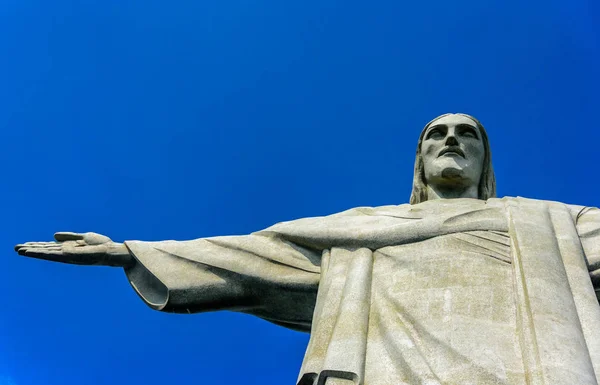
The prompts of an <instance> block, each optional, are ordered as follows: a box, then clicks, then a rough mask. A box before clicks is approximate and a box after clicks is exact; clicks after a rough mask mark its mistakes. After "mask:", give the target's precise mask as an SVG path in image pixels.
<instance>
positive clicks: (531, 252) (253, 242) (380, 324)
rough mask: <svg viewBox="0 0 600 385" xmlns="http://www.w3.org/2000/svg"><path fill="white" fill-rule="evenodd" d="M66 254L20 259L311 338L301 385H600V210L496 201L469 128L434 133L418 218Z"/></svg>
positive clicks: (94, 247)
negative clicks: (111, 274)
mask: <svg viewBox="0 0 600 385" xmlns="http://www.w3.org/2000/svg"><path fill="white" fill-rule="evenodd" d="M56 239H57V241H58V242H57V243H49V242H30V243H26V244H24V245H17V247H16V249H17V251H18V252H19V254H22V255H26V256H30V257H36V258H43V259H48V260H54V261H61V262H68V263H79V264H101V265H111V266H121V267H123V268H124V269H125V273H126V275H127V277H128V279H129V282H130V283H131V285H132V287H133V288H134V290H135V291H136V292H137V293H138V294H139V296H140V297H141V299H142V300H143V301H144V302H145V303H146V304H148V306H150V307H151V308H153V309H155V310H159V311H166V312H177V313H197V312H205V311H214V310H233V311H239V312H244V313H248V314H253V315H255V316H258V317H260V318H263V319H265V320H267V321H270V322H273V323H275V324H277V325H281V326H284V327H287V328H290V329H294V330H300V331H304V332H309V333H310V334H311V337H310V342H309V344H308V347H307V350H306V354H305V357H304V362H303V364H302V368H301V371H300V374H299V377H298V385H350V384H354V385H400V384H422V385H442V384H461V385H464V384H507V385H508V384H510V385H517V384H518V385H521V384H527V385H530V384H531V385H537V384H545V385H554V384H572V385H589V384H597V383H598V379H599V378H600V327H599V325H600V306H599V305H598V298H597V296H596V290H600V278H599V277H600V210H598V209H596V208H590V207H583V206H575V205H567V204H563V203H560V202H551V201H540V200H533V199H525V198H510V197H506V198H502V199H498V198H495V179H494V175H493V170H492V166H491V152H490V149H489V143H488V140H487V134H486V133H485V130H484V128H483V126H481V124H480V123H479V122H478V121H477V120H476V119H474V118H472V117H470V116H468V115H460V114H455V115H453V114H448V115H442V116H441V117H438V118H436V119H434V120H433V121H432V122H430V123H429V124H428V125H427V126H426V127H425V129H424V130H423V132H422V134H421V137H420V139H419V143H418V146H417V159H416V162H415V181H414V185H413V193H412V196H411V204H403V205H399V206H382V207H373V208H372V207H359V208H354V209H351V210H347V211H344V212H341V213H337V214H333V215H329V216H324V217H315V218H304V219H298V220H294V221H289V222H283V223H278V224H276V225H274V226H271V227H269V228H267V229H265V230H262V231H258V232H256V233H253V234H249V235H242V236H222V237H212V238H201V239H196V240H190V241H162V242H142V241H127V242H125V243H124V244H117V243H114V242H112V241H110V239H108V238H107V237H104V236H101V235H99V234H94V233H86V234H75V233H58V234H57V235H56Z"/></svg>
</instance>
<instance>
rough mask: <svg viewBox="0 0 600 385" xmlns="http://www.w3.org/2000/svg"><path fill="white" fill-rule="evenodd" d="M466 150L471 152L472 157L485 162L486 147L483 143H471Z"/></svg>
mask: <svg viewBox="0 0 600 385" xmlns="http://www.w3.org/2000/svg"><path fill="white" fill-rule="evenodd" d="M466 150H467V152H468V153H469V157H470V158H471V159H473V160H474V161H477V162H479V163H483V160H484V157H485V149H484V148H483V143H481V142H478V143H470V144H468V145H467V146H466Z"/></svg>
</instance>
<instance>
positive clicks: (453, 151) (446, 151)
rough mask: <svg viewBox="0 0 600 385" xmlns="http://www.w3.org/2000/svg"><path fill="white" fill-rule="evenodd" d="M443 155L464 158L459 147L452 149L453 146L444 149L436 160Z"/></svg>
mask: <svg viewBox="0 0 600 385" xmlns="http://www.w3.org/2000/svg"><path fill="white" fill-rule="evenodd" d="M444 154H456V155H460V156H461V157H463V158H464V157H465V153H464V152H463V150H461V149H460V147H453V146H450V147H446V148H444V149H443V150H442V151H440V154H439V155H438V158H439V157H440V156H442V155H444Z"/></svg>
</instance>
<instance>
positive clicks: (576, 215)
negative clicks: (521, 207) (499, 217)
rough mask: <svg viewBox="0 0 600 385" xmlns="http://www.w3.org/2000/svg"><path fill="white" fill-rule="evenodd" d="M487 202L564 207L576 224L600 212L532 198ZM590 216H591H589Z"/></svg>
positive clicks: (511, 198) (509, 198)
mask: <svg viewBox="0 0 600 385" xmlns="http://www.w3.org/2000/svg"><path fill="white" fill-rule="evenodd" d="M488 201H505V202H515V203H521V204H533V205H540V204H543V205H548V206H564V207H565V208H566V209H567V210H569V212H570V213H571V216H572V217H573V220H574V221H575V222H577V221H578V220H579V219H580V218H581V217H582V216H584V215H585V216H591V215H593V216H594V217H595V216H597V215H600V210H599V209H598V208H596V207H592V206H582V205H574V204H569V203H564V202H558V201H549V200H542V199H532V198H524V197H502V198H491V199H489V200H488ZM590 214H591V215H590Z"/></svg>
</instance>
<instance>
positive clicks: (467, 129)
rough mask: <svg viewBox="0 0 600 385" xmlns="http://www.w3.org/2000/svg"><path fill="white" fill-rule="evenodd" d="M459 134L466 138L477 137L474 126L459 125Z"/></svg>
mask: <svg viewBox="0 0 600 385" xmlns="http://www.w3.org/2000/svg"><path fill="white" fill-rule="evenodd" d="M460 135H461V136H464V137H466V138H474V139H479V137H478V136H477V131H475V128H473V127H471V126H460Z"/></svg>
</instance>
